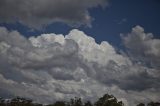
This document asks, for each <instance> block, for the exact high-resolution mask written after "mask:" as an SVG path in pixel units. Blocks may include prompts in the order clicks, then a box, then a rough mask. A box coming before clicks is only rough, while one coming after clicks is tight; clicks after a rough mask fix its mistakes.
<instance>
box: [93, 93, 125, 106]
mask: <svg viewBox="0 0 160 106" xmlns="http://www.w3.org/2000/svg"><path fill="white" fill-rule="evenodd" d="M95 106H124V104H123V102H122V101H118V100H117V99H116V98H115V97H114V96H113V95H109V94H105V95H104V96H103V97H101V98H99V100H98V101H97V102H95Z"/></svg>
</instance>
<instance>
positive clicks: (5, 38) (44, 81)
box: [0, 27, 160, 106]
mask: <svg viewBox="0 0 160 106" xmlns="http://www.w3.org/2000/svg"><path fill="white" fill-rule="evenodd" d="M129 36H130V35H129ZM151 41H152V40H151ZM144 61H145V60H144ZM0 85H1V86H0V90H1V91H2V92H6V93H7V92H8V93H7V94H6V96H9V97H10V96H14V95H16V96H23V97H27V98H31V99H33V100H35V101H37V102H43V103H50V102H53V100H61V99H62V100H64V99H70V98H72V97H75V96H79V97H82V99H91V100H93V101H94V100H95V99H97V98H98V97H100V96H102V95H103V94H104V93H110V94H113V95H115V96H116V97H118V99H120V100H123V101H124V102H125V104H128V106H132V105H134V104H135V103H137V102H139V100H141V102H147V101H150V100H153V101H154V100H155V101H157V100H158V99H159V95H160V94H159V91H160V74H159V70H158V69H157V68H156V67H155V68H150V67H147V66H146V65H145V64H138V63H136V62H134V61H133V60H132V58H131V57H128V56H127V55H124V54H120V53H117V51H116V50H115V49H114V47H113V46H112V45H110V44H109V43H108V42H106V41H103V42H102V43H101V44H97V43H96V42H95V40H94V39H93V38H92V37H89V36H87V35H86V34H85V33H83V32H82V31H79V30H77V29H74V30H72V31H70V33H69V34H68V35H66V36H64V35H61V34H58V35H56V34H54V33H52V34H42V35H39V36H38V37H34V36H33V37H30V38H25V37H24V36H22V35H21V34H20V33H18V32H17V31H8V30H7V29H6V28H3V27H0ZM1 91H0V96H4V93H2V92H1ZM131 104H132V105H131Z"/></svg>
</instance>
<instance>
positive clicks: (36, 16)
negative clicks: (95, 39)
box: [0, 0, 107, 28]
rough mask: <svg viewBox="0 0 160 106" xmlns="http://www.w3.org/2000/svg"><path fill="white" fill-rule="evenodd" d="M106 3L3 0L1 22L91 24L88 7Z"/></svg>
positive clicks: (36, 25)
mask: <svg viewBox="0 0 160 106" xmlns="http://www.w3.org/2000/svg"><path fill="white" fill-rule="evenodd" d="M106 4H107V0H25V1H22V0H14V1H13V0H1V1H0V22H9V23H10V22H20V23H22V24H24V25H27V26H29V27H31V28H40V27H43V26H45V25H48V24H51V23H53V22H64V23H67V24H69V25H72V26H80V25H87V26H90V25H91V21H92V17H91V16H90V14H89V11H88V9H90V8H93V7H97V6H102V7H104V6H106Z"/></svg>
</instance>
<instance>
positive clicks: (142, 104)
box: [137, 103, 145, 106]
mask: <svg viewBox="0 0 160 106" xmlns="http://www.w3.org/2000/svg"><path fill="white" fill-rule="evenodd" d="M137 106H145V104H144V103H139V104H138V105H137Z"/></svg>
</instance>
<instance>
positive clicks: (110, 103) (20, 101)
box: [0, 94, 160, 106]
mask: <svg viewBox="0 0 160 106" xmlns="http://www.w3.org/2000/svg"><path fill="white" fill-rule="evenodd" d="M0 106H124V104H123V102H122V101H118V100H117V99H116V97H114V96H113V95H109V94H105V95H103V97H101V98H99V99H98V100H97V101H96V102H95V103H94V104H92V103H91V102H90V101H86V102H84V103H83V101H82V100H81V98H77V97H75V98H72V99H70V101H68V102H65V101H56V102H55V103H53V104H48V105H43V104H38V103H34V102H33V101H32V100H31V99H26V98H21V97H16V98H13V99H3V98H0ZM137 106H160V103H159V102H150V103H148V104H147V105H145V104H144V103H139V104H138V105H137Z"/></svg>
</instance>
